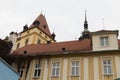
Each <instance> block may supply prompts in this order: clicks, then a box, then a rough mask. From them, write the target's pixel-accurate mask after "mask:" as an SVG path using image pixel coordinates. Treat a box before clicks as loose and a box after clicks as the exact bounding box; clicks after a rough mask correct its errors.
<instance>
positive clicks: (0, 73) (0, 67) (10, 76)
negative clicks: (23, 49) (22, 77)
mask: <svg viewBox="0 0 120 80" xmlns="http://www.w3.org/2000/svg"><path fill="white" fill-rule="evenodd" d="M18 78H19V75H18V73H17V72H15V71H14V70H13V69H12V68H11V67H10V66H9V65H8V64H7V63H6V62H5V61H3V60H1V59H0V80H18Z"/></svg>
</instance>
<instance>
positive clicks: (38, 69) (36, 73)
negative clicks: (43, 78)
mask: <svg viewBox="0 0 120 80" xmlns="http://www.w3.org/2000/svg"><path fill="white" fill-rule="evenodd" d="M40 74H41V64H40V63H37V64H35V68H34V77H39V76H40Z"/></svg>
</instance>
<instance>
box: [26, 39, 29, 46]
mask: <svg viewBox="0 0 120 80" xmlns="http://www.w3.org/2000/svg"><path fill="white" fill-rule="evenodd" d="M28 42H29V38H27V39H25V46H26V45H28Z"/></svg>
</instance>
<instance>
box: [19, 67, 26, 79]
mask: <svg viewBox="0 0 120 80" xmlns="http://www.w3.org/2000/svg"><path fill="white" fill-rule="evenodd" d="M24 68H25V66H24V65H20V66H18V73H19V74H20V77H22V75H23V71H24Z"/></svg>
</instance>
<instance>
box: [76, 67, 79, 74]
mask: <svg viewBox="0 0 120 80" xmlns="http://www.w3.org/2000/svg"><path fill="white" fill-rule="evenodd" d="M76 75H79V67H76Z"/></svg>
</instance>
